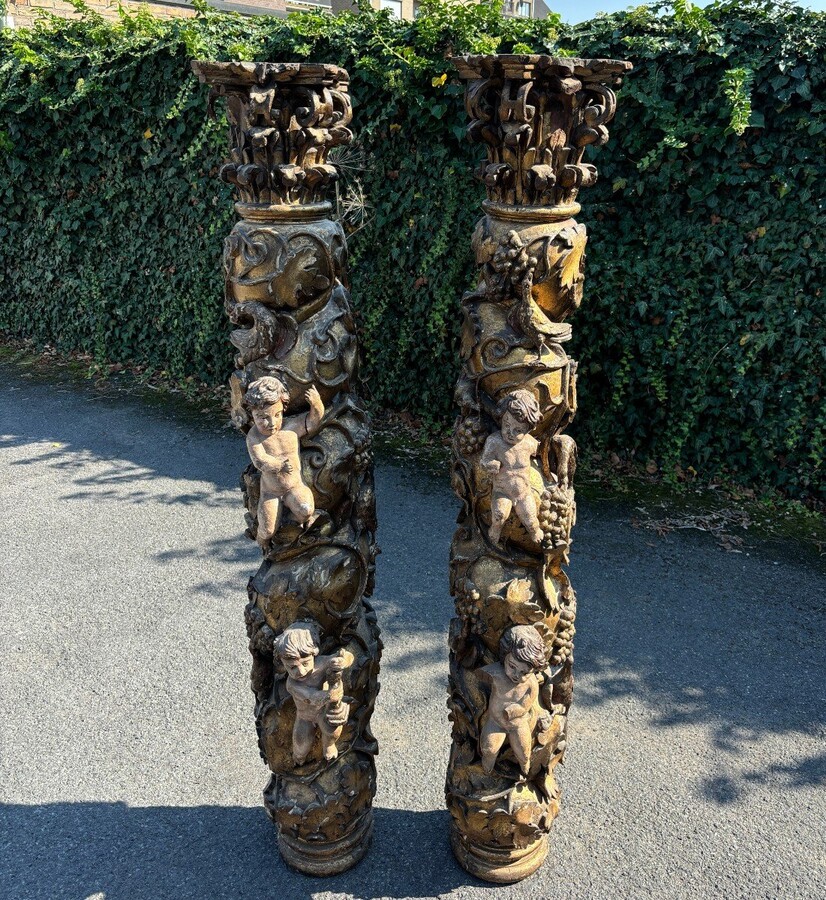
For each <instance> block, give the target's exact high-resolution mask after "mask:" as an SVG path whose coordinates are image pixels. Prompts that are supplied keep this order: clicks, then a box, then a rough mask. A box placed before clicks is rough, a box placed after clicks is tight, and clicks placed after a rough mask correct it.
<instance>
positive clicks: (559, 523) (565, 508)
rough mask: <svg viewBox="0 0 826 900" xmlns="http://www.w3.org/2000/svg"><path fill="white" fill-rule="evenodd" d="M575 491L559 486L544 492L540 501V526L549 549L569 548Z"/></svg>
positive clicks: (556, 485)
mask: <svg viewBox="0 0 826 900" xmlns="http://www.w3.org/2000/svg"><path fill="white" fill-rule="evenodd" d="M572 511H573V490H571V489H570V488H568V489H566V488H563V487H561V486H560V485H558V484H555V485H553V486H552V487H550V488H548V489H546V490H544V491H543V492H542V496H541V497H540V500H539V524H540V526H541V527H542V531H543V532H544V534H545V540H544V541H543V543H544V544H545V546H547V547H551V548H552V547H560V546H563V547H565V546H567V545H568V540H569V537H570V533H571V519H572Z"/></svg>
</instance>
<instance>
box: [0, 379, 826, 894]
mask: <svg viewBox="0 0 826 900" xmlns="http://www.w3.org/2000/svg"><path fill="white" fill-rule="evenodd" d="M0 374H2V379H0V457H1V458H2V483H1V484H0V498H1V499H2V518H3V528H2V547H1V548H0V561H2V563H1V564H2V579H0V610H1V611H2V616H1V617H0V620H1V621H2V625H1V626H0V654H1V655H2V663H0V897H2V898H4V900H24V898H25V900H33V898H56V900H88V898H94V900H143V898H147V900H148V898H152V900H159V898H175V900H182V898H199V900H211V898H250V900H264V898H277V900H293V898H318V900H321V898H350V897H354V898H378V897H392V898H403V897H416V898H418V897H455V898H471V897H472V898H493V897H496V898H500V897H501V898H511V897H514V898H515V897H522V898H566V900H567V898H570V900H573V898H597V900H623V898H629V900H630V898H647V900H648V898H650V900H661V898H662V900H671V898H675V900H676V898H710V897H715V898H721V897H722V898H743V900H746V898H748V900H757V898H806V900H822V898H824V897H826V740H825V739H826V699H824V694H825V693H826V648H825V647H824V633H826V627H825V626H826V574H825V573H824V571H823V567H822V565H818V564H817V562H816V560H814V559H813V555H812V554H811V553H810V552H808V551H807V550H806V548H805V547H803V546H798V545H795V544H793V543H786V544H782V545H779V544H776V543H773V544H768V543H762V542H761V541H760V539H759V535H758V536H757V537H756V538H755V537H752V538H750V540H749V542H748V543H750V546H749V547H748V553H739V554H738V553H726V552H723V550H721V549H720V548H719V547H718V546H717V545H716V543H715V542H714V541H713V540H712V539H710V538H709V537H708V536H707V535H703V534H695V533H690V532H675V533H673V534H670V535H667V536H665V537H658V536H656V535H654V534H653V533H652V532H650V531H645V530H641V529H635V528H634V527H632V523H631V515H630V513H629V511H628V510H627V509H624V508H622V507H620V506H617V505H614V504H609V503H598V502H597V503H585V502H581V503H580V509H579V522H578V526H577V530H576V535H575V537H576V542H575V545H574V548H573V553H572V566H571V577H572V580H573V582H574V584H575V586H576V588H577V592H578V595H579V617H578V621H577V647H576V673H577V685H576V693H575V702H574V707H573V711H572V715H571V723H570V735H571V736H570V750H569V753H568V757H567V762H566V765H565V767H564V769H563V771H562V772H561V777H560V781H561V784H562V788H563V809H562V813H561V815H560V817H559V819H558V820H557V822H556V823H555V825H554V828H553V832H552V836H551V852H550V856H549V859H548V862H547V863H546V865H545V866H544V868H543V869H542V870H540V872H539V873H537V874H536V875H535V876H533V877H532V878H530V879H528V880H526V881H524V882H522V883H521V884H518V885H515V886H512V887H507V888H502V887H494V886H491V885H485V884H483V883H481V882H477V881H475V880H474V879H473V878H471V877H470V876H468V875H467V874H465V873H464V872H463V871H462V870H461V869H460V868H459V866H458V865H457V864H456V863H455V862H454V861H453V857H452V855H451V853H450V850H449V847H448V843H447V827H448V817H447V813H446V812H445V810H444V806H443V797H442V785H443V777H444V770H445V765H446V760H447V753H448V746H449V730H448V722H447V712H446V707H445V697H446V672H447V651H446V639H447V626H448V622H449V619H450V615H451V603H450V598H449V596H448V592H447V552H448V544H449V541H450V536H451V533H452V530H453V523H454V519H455V512H456V504H455V502H454V499H453V497H452V494H451V491H450V488H449V484H448V478H447V474H446V473H445V474H444V475H443V476H441V477H435V476H432V475H428V474H424V473H422V472H421V471H420V470H419V469H418V468H417V466H416V465H415V463H413V462H407V463H401V462H398V461H394V460H391V459H389V458H379V460H378V462H377V495H378V502H379V523H380V535H379V541H380V544H381V546H382V548H383V553H382V555H381V556H380V557H379V569H378V579H377V591H376V595H375V597H374V601H375V606H376V609H377V612H378V616H379V622H380V624H381V627H382V630H383V638H384V642H385V645H386V649H385V653H384V659H383V664H382V677H381V680H382V690H381V693H380V695H379V702H378V707H377V711H376V715H375V717H374V725H375V732H376V735H377V737H378V739H379V742H380V747H381V752H380V756H379V759H378V777H379V790H378V795H377V797H376V802H375V806H376V836H375V840H374V845H373V848H372V850H371V852H370V854H369V856H368V857H367V858H366V859H365V860H364V861H363V862H362V863H361V864H360V865H359V866H358V867H356V868H355V869H353V870H351V871H350V872H348V873H345V874H344V875H341V876H337V877H334V878H331V879H327V880H314V879H310V878H307V877H305V876H302V875H299V874H296V873H294V872H291V871H290V870H288V869H286V868H285V866H284V865H283V864H282V863H281V861H280V858H279V856H278V852H277V850H276V844H275V837H274V834H273V830H272V826H271V825H270V823H269V821H268V820H267V818H266V815H265V813H264V810H263V807H262V805H261V803H260V792H261V790H262V788H263V786H264V784H265V782H266V773H265V769H264V765H263V763H262V762H261V760H260V759H259V757H258V751H257V748H256V744H255V734H254V728H253V721H252V706H253V698H252V694H251V692H250V689H249V683H248V669H249V663H248V652H247V647H246V637H245V633H244V623H243V607H244V604H245V602H246V592H245V585H246V580H247V578H248V576H249V575H250V574H251V573H252V571H253V570H254V569H255V567H256V565H257V558H258V554H257V550H256V548H255V546H254V545H253V544H252V543H251V542H250V541H248V540H246V539H245V538H244V537H243V535H242V531H243V516H242V508H241V499H240V496H239V492H238V489H237V481H238V475H239V472H240V471H241V469H242V468H243V466H244V465H245V449H244V444H243V441H242V440H241V439H240V438H239V437H238V435H236V434H235V433H233V432H231V431H230V430H228V429H221V428H218V427H217V426H215V425H214V423H213V420H211V419H210V417H209V416H208V415H206V414H204V415H203V420H199V417H198V415H197V414H195V415H193V414H192V413H191V412H186V411H183V410H182V409H178V408H173V407H172V406H169V405H164V404H155V405H150V404H147V403H145V402H143V401H141V400H138V399H135V398H134V397H124V396H120V395H111V394H109V393H102V392H100V391H97V390H95V389H93V388H90V387H85V386H81V385H77V384H75V383H73V382H72V381H71V380H69V379H68V377H66V378H62V377H60V376H59V375H54V376H52V377H51V378H43V377H40V376H32V374H31V373H30V372H24V371H22V370H20V369H17V368H14V367H11V366H7V365H3V366H2V367H0Z"/></svg>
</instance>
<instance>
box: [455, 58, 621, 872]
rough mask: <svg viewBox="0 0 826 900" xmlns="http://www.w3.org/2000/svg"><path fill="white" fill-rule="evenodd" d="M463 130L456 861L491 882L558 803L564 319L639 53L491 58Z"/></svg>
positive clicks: (514, 868) (570, 498)
mask: <svg viewBox="0 0 826 900" xmlns="http://www.w3.org/2000/svg"><path fill="white" fill-rule="evenodd" d="M455 63H456V66H457V69H458V71H459V73H460V75H461V76H462V77H463V78H465V79H467V80H468V82H469V83H468V86H467V93H466V107H467V112H468V116H469V118H470V125H469V127H468V134H469V136H470V138H471V139H472V140H474V141H478V142H480V143H482V144H484V145H485V146H486V148H487V155H488V159H487V161H486V162H485V163H483V164H482V166H481V168H480V172H479V174H480V177H481V179H482V180H483V181H484V183H485V185H486V187H487V194H488V200H487V201H486V202H485V204H484V208H485V212H486V213H487V215H486V216H485V217H484V218H483V219H482V220H481V221H480V222H479V224H478V226H477V228H476V231H475V232H474V235H473V242H472V246H473V250H474V253H475V257H476V263H477V265H478V266H479V283H478V285H477V287H476V289H475V290H473V291H471V292H470V293H468V294H467V295H466V296H465V297H464V298H463V300H462V311H463V325H462V334H461V346H460V354H461V359H462V371H461V374H460V377H459V382H458V384H457V387H456V393H455V399H456V403H457V405H458V406H459V418H458V420H457V424H456V430H455V434H454V440H453V473H452V482H453V485H454V488H455V490H456V493H457V495H458V496H459V498H460V499H461V501H462V509H461V511H460V513H459V520H458V528H457V529H456V534H455V536H454V539H453V543H452V547H451V560H450V585H451V593H452V594H453V597H454V598H455V601H456V618H454V619H453V621H452V623H451V628H450V698H449V701H448V706H449V708H450V718H451V721H452V730H453V746H452V750H451V755H450V761H449V765H448V773H447V781H446V797H447V804H448V808H449V809H450V812H451V815H452V820H453V822H452V835H451V842H452V845H453V849H454V852H455V854H456V856H457V858H458V859H459V861H460V863H461V864H462V865H463V866H464V867H465V868H466V869H468V871H470V872H472V873H473V874H475V875H477V876H480V877H482V878H486V879H488V880H490V881H494V882H512V881H516V880H519V879H520V878H523V877H525V876H526V875H528V874H530V873H531V872H533V871H534V870H535V869H536V868H538V866H539V865H541V863H542V860H543V859H544V857H545V853H546V852H547V832H548V830H549V829H550V827H551V823H552V821H553V819H554V818H555V816H556V815H557V813H558V812H559V797H560V792H559V787H558V785H557V782H556V777H555V769H556V766H557V765H558V763H559V762H560V761H561V760H562V758H563V756H564V753H565V747H566V743H567V738H566V731H567V714H568V708H569V706H570V703H571V699H572V690H573V649H574V645H573V638H574V633H575V628H574V621H575V618H576V594H575V593H574V590H573V588H572V586H571V583H570V581H569V579H568V576H567V574H566V572H565V570H564V566H566V565H567V564H568V561H569V551H570V547H571V531H572V528H573V526H574V524H575V520H576V503H575V499H574V486H573V480H574V474H575V471H576V455H577V454H576V444H575V443H574V441H573V439H572V438H571V437H570V436H568V435H566V434H564V433H563V431H564V429H565V428H566V427H567V426H568V424H569V423H570V422H571V420H572V419H573V417H574V414H575V412H576V367H577V364H576V362H575V361H574V360H572V359H570V358H569V357H568V355H567V353H566V351H565V344H566V343H567V342H568V341H569V340H570V338H571V325H570V324H569V323H568V322H567V321H566V320H567V318H568V317H569V316H570V315H571V313H573V312H574V311H575V310H576V309H577V308H578V307H579V305H580V303H581V300H582V284H583V278H584V259H585V245H586V240H587V236H586V231H585V226H584V225H580V224H578V223H577V222H576V221H575V220H574V219H573V216H574V215H575V214H576V213H577V212H578V210H579V204H578V203H577V202H576V199H577V196H578V192H579V190H580V188H582V187H587V186H588V185H590V184H593V182H594V180H595V179H596V169H595V168H594V167H593V166H592V165H590V164H589V163H586V162H584V161H583V154H584V151H585V148H586V147H588V146H592V145H599V144H602V143H604V142H605V141H606V140H607V139H608V132H607V130H606V124H607V122H609V121H610V119H611V118H612V116H613V115H614V111H615V108H616V101H615V97H614V93H613V88H614V87H616V86H617V84H619V82H620V76H621V74H622V73H623V72H624V71H626V70H627V69H628V68H630V65H629V64H628V63H624V62H617V61H613V60H577V59H564V60H559V59H551V58H549V57H543V56H479V57H462V58H460V59H457V60H455Z"/></svg>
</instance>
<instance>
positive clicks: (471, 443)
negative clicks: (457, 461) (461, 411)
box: [456, 416, 487, 456]
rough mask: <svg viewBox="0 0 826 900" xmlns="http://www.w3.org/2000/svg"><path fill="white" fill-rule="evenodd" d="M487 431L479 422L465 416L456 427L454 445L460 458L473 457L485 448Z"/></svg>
mask: <svg viewBox="0 0 826 900" xmlns="http://www.w3.org/2000/svg"><path fill="white" fill-rule="evenodd" d="M486 438H487V429H486V428H485V426H484V425H483V424H482V422H481V420H479V419H474V418H473V417H472V416H467V417H466V418H464V419H462V421H461V422H459V424H458V425H457V426H456V443H457V445H458V447H459V452H460V453H461V454H462V456H473V454H474V453H479V452H480V451H481V450H482V448H483V447H484V446H485V439H486Z"/></svg>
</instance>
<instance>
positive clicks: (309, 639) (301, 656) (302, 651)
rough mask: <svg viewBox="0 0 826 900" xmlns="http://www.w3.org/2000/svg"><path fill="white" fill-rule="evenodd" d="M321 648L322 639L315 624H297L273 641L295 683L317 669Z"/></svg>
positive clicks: (275, 649)
mask: <svg viewBox="0 0 826 900" xmlns="http://www.w3.org/2000/svg"><path fill="white" fill-rule="evenodd" d="M320 647H321V637H320V635H319V633H318V626H317V625H316V624H315V623H314V622H295V623H293V624H292V625H289V626H288V627H287V628H285V629H284V631H282V632H281V634H279V635H278V637H277V638H276V639H275V640H274V641H273V650H274V651H275V652H276V653H277V654H278V658H279V659H280V660H281V662H282V663H283V665H284V668H285V669H286V670H287V674H288V675H289V676H290V678H292V679H293V680H294V681H302V680H303V679H304V678H306V677H307V676H308V675H309V674H310V673H311V672H312V671H313V669H315V658H316V656H318V652H319V650H320Z"/></svg>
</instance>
